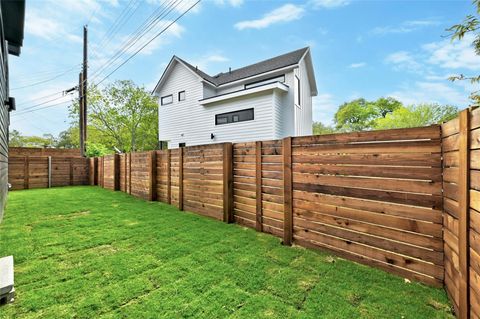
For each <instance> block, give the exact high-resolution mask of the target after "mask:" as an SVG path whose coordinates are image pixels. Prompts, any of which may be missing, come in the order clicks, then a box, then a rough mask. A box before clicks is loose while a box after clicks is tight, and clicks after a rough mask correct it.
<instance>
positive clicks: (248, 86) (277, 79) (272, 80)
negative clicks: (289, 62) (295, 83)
mask: <svg viewBox="0 0 480 319" xmlns="http://www.w3.org/2000/svg"><path fill="white" fill-rule="evenodd" d="M275 82H282V83H283V82H285V75H284V74H282V75H279V76H276V77H274V78H269V79H265V80H261V81H257V82H252V83H248V84H245V89H251V88H254V87H257V86H262V85H266V84H270V83H275Z"/></svg>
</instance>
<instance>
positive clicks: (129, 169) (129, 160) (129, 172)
mask: <svg viewBox="0 0 480 319" xmlns="http://www.w3.org/2000/svg"><path fill="white" fill-rule="evenodd" d="M128 193H129V194H131V193H132V153H128Z"/></svg>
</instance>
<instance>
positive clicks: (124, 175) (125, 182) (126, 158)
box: [123, 153, 128, 194]
mask: <svg viewBox="0 0 480 319" xmlns="http://www.w3.org/2000/svg"><path fill="white" fill-rule="evenodd" d="M123 157H124V162H125V167H124V168H125V170H124V172H125V173H123V184H124V189H125V193H127V194H128V188H127V176H128V175H127V172H128V170H127V167H128V153H125V154H123Z"/></svg>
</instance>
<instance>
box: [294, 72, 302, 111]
mask: <svg viewBox="0 0 480 319" xmlns="http://www.w3.org/2000/svg"><path fill="white" fill-rule="evenodd" d="M300 85H301V83H300V78H299V77H298V76H297V75H295V90H296V91H297V96H296V98H297V100H296V101H295V103H297V105H298V106H302V103H301V102H302V97H301V95H300V93H301V92H302V91H301V88H300Z"/></svg>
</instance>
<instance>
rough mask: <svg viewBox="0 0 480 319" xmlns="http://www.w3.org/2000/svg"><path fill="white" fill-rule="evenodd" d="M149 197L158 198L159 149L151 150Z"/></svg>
mask: <svg viewBox="0 0 480 319" xmlns="http://www.w3.org/2000/svg"><path fill="white" fill-rule="evenodd" d="M149 192H150V193H149V199H150V200H151V201H155V200H157V151H151V152H150V183H149Z"/></svg>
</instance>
